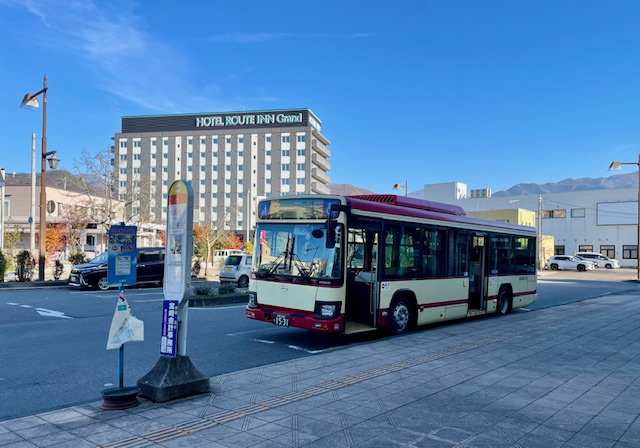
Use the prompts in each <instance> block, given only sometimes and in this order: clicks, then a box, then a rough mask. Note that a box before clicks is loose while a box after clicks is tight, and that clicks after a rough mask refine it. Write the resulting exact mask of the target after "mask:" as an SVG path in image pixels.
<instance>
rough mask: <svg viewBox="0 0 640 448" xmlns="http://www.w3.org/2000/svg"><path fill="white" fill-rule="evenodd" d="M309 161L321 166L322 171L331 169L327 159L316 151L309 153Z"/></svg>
mask: <svg viewBox="0 0 640 448" xmlns="http://www.w3.org/2000/svg"><path fill="white" fill-rule="evenodd" d="M311 161H312V162H313V163H315V164H316V165H318V166H319V167H320V168H322V169H323V170H324V171H329V170H330V169H331V164H330V163H329V161H328V160H327V159H325V158H324V157H322V156H321V155H319V154H318V153H314V154H312V155H311Z"/></svg>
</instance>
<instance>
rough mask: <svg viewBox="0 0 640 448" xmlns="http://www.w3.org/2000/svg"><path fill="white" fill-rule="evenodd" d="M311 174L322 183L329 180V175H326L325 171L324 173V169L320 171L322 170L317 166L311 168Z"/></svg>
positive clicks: (326, 182)
mask: <svg viewBox="0 0 640 448" xmlns="http://www.w3.org/2000/svg"><path fill="white" fill-rule="evenodd" d="M311 176H313V177H315V178H316V179H318V180H319V181H320V182H322V183H323V184H328V183H329V182H330V180H329V176H327V173H325V172H324V171H322V170H320V169H318V168H312V169H311Z"/></svg>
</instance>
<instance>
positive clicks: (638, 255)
mask: <svg viewBox="0 0 640 448" xmlns="http://www.w3.org/2000/svg"><path fill="white" fill-rule="evenodd" d="M622 165H636V166H637V167H638V218H637V221H638V245H637V246H636V259H637V260H638V280H640V154H638V161H637V162H619V161H615V162H611V165H609V171H617V170H619V169H620V166H622Z"/></svg>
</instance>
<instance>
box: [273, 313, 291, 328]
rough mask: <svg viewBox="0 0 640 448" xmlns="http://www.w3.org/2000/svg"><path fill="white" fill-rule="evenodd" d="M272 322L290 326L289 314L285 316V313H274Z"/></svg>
mask: <svg viewBox="0 0 640 448" xmlns="http://www.w3.org/2000/svg"><path fill="white" fill-rule="evenodd" d="M272 322H273V323H274V324H276V325H282V326H283V327H288V326H289V316H285V315H284V314H274V315H273V321H272Z"/></svg>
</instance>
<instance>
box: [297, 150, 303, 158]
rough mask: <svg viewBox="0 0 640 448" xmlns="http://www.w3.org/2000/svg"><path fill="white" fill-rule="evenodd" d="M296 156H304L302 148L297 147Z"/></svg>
mask: <svg viewBox="0 0 640 448" xmlns="http://www.w3.org/2000/svg"><path fill="white" fill-rule="evenodd" d="M298 157H304V149H298Z"/></svg>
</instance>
